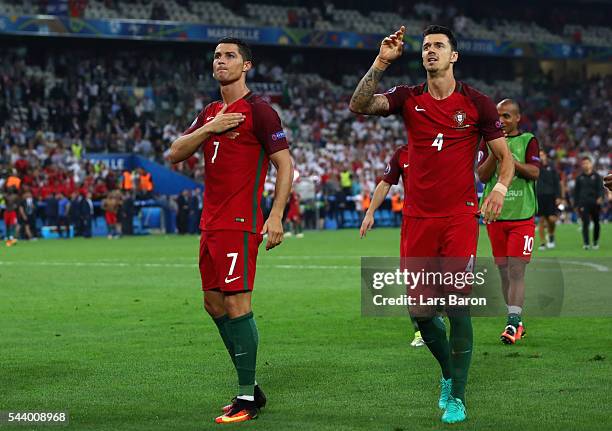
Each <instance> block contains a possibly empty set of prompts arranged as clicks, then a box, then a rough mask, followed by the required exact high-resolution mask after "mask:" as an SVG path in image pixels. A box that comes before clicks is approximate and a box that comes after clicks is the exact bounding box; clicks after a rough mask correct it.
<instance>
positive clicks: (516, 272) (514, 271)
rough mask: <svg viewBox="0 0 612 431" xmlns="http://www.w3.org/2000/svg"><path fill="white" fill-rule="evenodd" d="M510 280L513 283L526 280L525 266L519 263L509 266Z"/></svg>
mask: <svg viewBox="0 0 612 431" xmlns="http://www.w3.org/2000/svg"><path fill="white" fill-rule="evenodd" d="M508 278H509V279H510V280H512V281H521V280H523V278H525V265H524V264H523V263H519V264H516V265H510V266H508Z"/></svg>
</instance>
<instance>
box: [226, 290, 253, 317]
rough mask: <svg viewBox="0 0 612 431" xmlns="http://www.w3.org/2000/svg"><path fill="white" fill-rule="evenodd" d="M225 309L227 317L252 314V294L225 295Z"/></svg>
mask: <svg viewBox="0 0 612 431" xmlns="http://www.w3.org/2000/svg"><path fill="white" fill-rule="evenodd" d="M224 307H225V311H226V312H227V315H228V316H230V317H232V318H234V317H239V316H243V315H245V314H248V313H250V312H251V294H250V293H234V294H229V295H225V298H224Z"/></svg>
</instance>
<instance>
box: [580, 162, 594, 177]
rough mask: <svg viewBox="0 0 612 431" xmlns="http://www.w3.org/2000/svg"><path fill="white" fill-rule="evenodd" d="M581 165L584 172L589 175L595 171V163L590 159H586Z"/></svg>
mask: <svg viewBox="0 0 612 431" xmlns="http://www.w3.org/2000/svg"><path fill="white" fill-rule="evenodd" d="M580 164H581V165H582V170H583V171H584V172H586V173H587V174H590V173H591V171H592V170H593V163H592V162H591V161H590V160H589V159H584V160H583V161H582V162H580Z"/></svg>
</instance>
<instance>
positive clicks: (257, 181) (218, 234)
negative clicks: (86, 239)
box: [170, 38, 293, 423]
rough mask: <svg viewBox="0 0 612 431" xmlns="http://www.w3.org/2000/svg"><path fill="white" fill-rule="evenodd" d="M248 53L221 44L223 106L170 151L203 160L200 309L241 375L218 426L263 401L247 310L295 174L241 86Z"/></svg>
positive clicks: (273, 125) (207, 111) (244, 416)
mask: <svg viewBox="0 0 612 431" xmlns="http://www.w3.org/2000/svg"><path fill="white" fill-rule="evenodd" d="M252 64H253V63H252V54H251V49H250V47H249V46H248V45H247V44H246V43H244V42H243V41H242V40H240V39H236V38H225V39H221V40H220V41H219V43H218V45H217V47H216V49H215V54H214V60H213V76H214V78H215V79H216V80H217V81H218V82H219V86H220V89H221V97H222V99H223V100H221V101H215V102H212V103H210V104H208V106H206V107H205V108H204V109H203V110H202V112H200V114H199V115H198V116H197V117H196V119H195V120H194V122H193V123H192V125H191V126H190V127H189V128H188V129H187V130H186V131H185V132H184V134H183V136H181V137H180V138H178V139H176V140H175V141H174V142H173V143H172V146H171V148H170V159H171V161H172V162H173V163H178V162H181V161H183V160H185V159H187V158H189V157H191V156H192V155H193V154H194V153H195V152H196V151H198V149H200V147H201V148H202V151H203V157H204V159H205V165H204V167H205V178H204V187H205V189H204V205H203V210H202V217H201V220H200V230H201V232H202V235H201V238H200V263H199V266H200V275H201V279H202V290H203V291H204V307H205V309H206V311H207V312H208V314H210V316H211V317H212V319H213V320H214V322H215V324H216V325H217V327H218V329H219V333H220V334H221V338H222V339H223V342H224V343H225V346H226V348H227V350H228V352H229V354H230V357H231V358H232V362H233V363H234V366H235V368H236V371H237V374H238V394H237V396H236V397H235V398H234V399H233V400H232V403H231V404H229V405H227V406H225V407H224V408H223V411H224V414H223V415H222V416H219V417H217V418H216V419H215V421H216V422H217V423H234V422H242V421H246V420H250V419H254V418H255V417H257V414H258V412H259V409H260V408H261V407H263V406H264V405H265V403H266V398H265V396H264V394H263V392H262V390H261V388H260V387H259V386H258V385H257V383H256V381H255V368H256V367H255V365H256V358H257V345H258V339H259V335H258V332H257V326H256V325H255V320H254V318H253V312H252V310H251V291H252V290H253V283H254V280H255V269H256V261H257V250H258V246H259V244H260V243H261V241H262V239H263V235H264V234H266V233H267V234H268V241H267V243H266V250H269V249H271V248H273V247H275V246H277V245H278V244H280V243H281V241H282V240H283V226H282V217H283V212H284V209H285V204H286V203H287V199H288V197H289V192H290V190H291V183H292V180H293V167H292V162H291V157H290V155H289V149H288V148H289V147H288V144H287V140H286V138H285V132H284V131H283V129H282V126H281V122H280V119H279V117H278V114H277V113H276V111H274V109H273V108H272V107H271V106H270V105H269V104H268V103H267V102H266V101H265V100H263V99H262V98H261V97H259V96H257V95H254V94H252V93H251V92H250V90H249V89H248V87H247V85H246V75H247V72H248V71H249V70H250V69H251V67H252ZM270 161H271V162H272V164H273V165H274V166H275V167H276V169H277V177H276V188H275V194H274V196H275V199H274V203H273V205H272V210H271V212H270V215H269V217H268V219H267V220H266V221H265V223H264V221H263V214H262V211H261V197H262V193H263V187H264V182H265V178H266V174H267V171H268V166H269V163H270Z"/></svg>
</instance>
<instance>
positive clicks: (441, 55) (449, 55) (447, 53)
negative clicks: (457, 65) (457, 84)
mask: <svg viewBox="0 0 612 431" xmlns="http://www.w3.org/2000/svg"><path fill="white" fill-rule="evenodd" d="M421 56H422V58H423V67H424V68H425V70H426V71H427V72H428V73H432V74H437V73H439V72H444V71H446V70H448V69H449V68H450V67H451V64H452V63H454V62H455V61H457V58H458V57H459V53H457V52H456V51H453V48H452V47H451V44H450V41H449V40H448V36H446V35H444V34H428V35H427V36H425V38H424V39H423V47H422V51H421Z"/></svg>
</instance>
